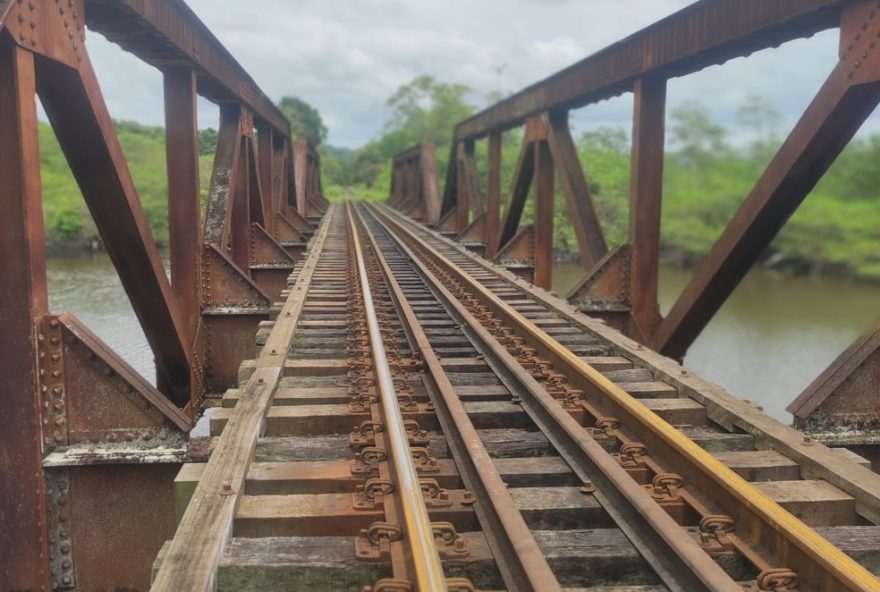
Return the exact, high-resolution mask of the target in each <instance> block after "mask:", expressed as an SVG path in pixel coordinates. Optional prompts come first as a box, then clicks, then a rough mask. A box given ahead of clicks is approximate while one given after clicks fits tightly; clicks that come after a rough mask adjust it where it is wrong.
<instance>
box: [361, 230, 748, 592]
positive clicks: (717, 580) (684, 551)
mask: <svg viewBox="0 0 880 592" xmlns="http://www.w3.org/2000/svg"><path fill="white" fill-rule="evenodd" d="M376 221H377V223H378V224H380V225H381V226H382V227H383V228H384V229H385V231H386V232H387V233H388V234H389V236H390V237H392V240H396V242H397V244H398V246H399V248H400V249H401V250H402V251H403V252H404V253H405V254H406V255H407V257H409V258H410V260H411V261H412V263H413V265H415V266H416V267H417V268H418V270H419V271H420V273H421V274H422V275H423V277H424V278H425V279H426V280H427V283H428V284H429V285H430V288H431V290H432V292H434V294H435V296H436V297H437V298H438V300H440V301H441V302H442V303H444V305H445V307H446V309H447V311H448V312H449V313H450V315H451V316H452V317H453V319H454V320H455V321H456V322H457V323H459V326H460V327H461V328H462V330H463V332H464V333H465V335H466V336H467V337H468V339H469V340H470V341H471V343H472V344H473V345H474V347H475V348H476V349H477V350H478V351H479V352H480V353H481V354H482V355H483V356H484V359H485V361H486V363H487V364H488V365H489V366H490V368H492V370H493V371H494V372H495V374H496V375H497V376H498V377H499V379H500V380H501V381H502V383H504V385H505V386H506V387H507V388H508V390H510V391H511V393H512V394H514V395H517V396H518V397H519V399H520V402H521V404H522V407H523V410H524V411H525V412H526V413H527V414H528V415H529V417H530V418H531V419H532V421H534V422H535V424H536V425H537V426H538V427H539V429H540V430H541V432H542V433H543V434H544V435H545V436H546V437H547V439H548V440H549V441H550V442H551V444H552V445H553V447H554V448H555V449H556V451H557V452H558V453H559V454H560V456H561V457H562V458H564V459H565V461H566V462H567V463H568V464H569V466H570V467H571V468H572V470H573V471H574V472H575V473H576V474H577V475H578V477H580V478H581V480H582V481H583V482H584V483H586V484H588V487H589V489H592V488H593V487H595V488H596V491H595V492H594V493H593V495H594V496H595V498H596V500H597V501H598V502H599V504H600V505H601V506H602V507H603V509H605V511H606V512H608V514H609V515H610V516H611V517H612V519H613V520H614V521H615V523H616V524H617V525H618V526H619V527H620V529H621V530H622V531H623V532H624V534H625V535H626V536H627V538H629V539H630V541H631V542H632V543H633V546H635V547H636V549H637V550H638V551H639V553H640V554H641V555H642V556H643V557H644V558H645V559H646V560H647V561H648V563H649V564H651V566H652V568H654V570H655V572H656V573H657V575H658V576H659V577H660V579H661V580H663V583H664V584H666V586H667V587H668V588H669V589H670V590H671V591H673V592H675V591H682V592H692V591H697V590H712V591H715V592H720V591H726V592H741V590H742V586H741V585H740V584H738V583H737V582H735V581H734V580H733V579H732V578H731V577H730V576H728V575H727V573H726V572H725V571H724V570H723V569H722V568H721V567H720V566H719V565H718V564H717V563H716V562H715V560H714V559H712V558H711V557H710V556H709V555H708V554H707V553H706V552H705V550H704V549H702V548H701V547H700V546H699V545H698V544H697V543H696V541H695V540H693V539H692V538H691V537H690V535H689V534H688V533H687V532H686V531H685V530H684V529H683V528H682V527H681V526H680V525H679V524H677V523H676V522H675V520H674V519H673V518H672V517H671V516H670V515H669V514H668V513H667V512H666V511H665V510H664V509H663V508H662V507H660V505H659V504H658V503H657V502H656V501H654V500H653V499H652V498H651V496H650V495H649V494H648V493H647V492H646V491H645V489H644V488H642V486H641V485H640V484H638V483H637V482H636V481H634V480H633V478H632V477H631V476H630V475H629V473H627V471H626V470H625V469H624V468H623V467H621V466H620V464H619V463H618V462H617V461H616V460H614V459H613V458H612V457H611V455H610V454H609V453H608V452H607V451H606V450H605V449H604V448H603V447H602V445H601V444H599V443H598V442H597V441H596V440H595V439H594V438H593V437H592V436H591V435H590V434H589V432H588V431H587V430H586V429H585V428H584V427H583V426H582V425H580V424H579V423H578V422H577V421H576V420H575V419H574V418H573V417H572V416H571V415H570V414H569V413H568V412H567V411H566V410H565V409H563V408H562V407H561V406H560V405H559V403H558V402H557V401H556V399H554V398H553V397H552V396H551V395H550V394H549V393H548V392H547V390H546V389H545V388H544V387H543V386H542V385H541V384H540V383H538V381H537V380H536V379H535V378H534V377H533V376H532V375H531V374H530V373H529V372H528V371H527V370H526V369H525V368H523V367H522V365H521V364H519V362H517V360H516V359H515V358H514V357H513V356H512V355H511V354H510V353H509V352H508V351H507V348H506V347H505V346H504V345H502V344H501V343H500V342H499V341H498V340H497V339H496V338H495V337H494V336H493V335H492V334H491V333H490V332H489V331H488V330H487V329H486V328H485V327H484V326H483V325H482V324H481V323H480V321H479V320H478V319H477V318H476V317H474V315H473V314H471V313H470V312H469V311H468V310H467V308H466V307H465V306H464V305H462V303H461V302H460V301H459V300H458V299H457V298H456V297H455V296H454V295H453V294H452V292H450V291H449V289H448V288H447V287H446V284H445V283H444V282H443V280H442V279H441V278H439V277H438V276H437V275H436V274H435V273H434V272H433V271H432V270H431V269H430V268H429V266H428V265H426V264H425V263H424V262H422V261H420V260H419V258H418V256H417V255H416V254H415V253H414V252H413V251H412V250H411V249H410V248H409V247H408V246H407V245H406V244H404V243H403V241H401V240H400V239H397V238H394V234H393V231H392V230H391V229H390V228H389V227H388V225H387V224H385V223H383V222H382V221H381V220H378V219H376Z"/></svg>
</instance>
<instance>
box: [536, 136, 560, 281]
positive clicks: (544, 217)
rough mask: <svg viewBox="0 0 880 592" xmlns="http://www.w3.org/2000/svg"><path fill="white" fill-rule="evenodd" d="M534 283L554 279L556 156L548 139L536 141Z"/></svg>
mask: <svg viewBox="0 0 880 592" xmlns="http://www.w3.org/2000/svg"><path fill="white" fill-rule="evenodd" d="M534 152H535V156H534V158H535V178H534V183H535V188H534V191H535V285H536V286H538V287H541V288H544V289H545V290H549V289H550V287H551V284H552V282H553V197H554V195H553V193H554V191H553V186H554V177H555V175H554V171H553V156H552V155H551V154H550V146H549V145H548V143H547V142H536V143H535V150H534Z"/></svg>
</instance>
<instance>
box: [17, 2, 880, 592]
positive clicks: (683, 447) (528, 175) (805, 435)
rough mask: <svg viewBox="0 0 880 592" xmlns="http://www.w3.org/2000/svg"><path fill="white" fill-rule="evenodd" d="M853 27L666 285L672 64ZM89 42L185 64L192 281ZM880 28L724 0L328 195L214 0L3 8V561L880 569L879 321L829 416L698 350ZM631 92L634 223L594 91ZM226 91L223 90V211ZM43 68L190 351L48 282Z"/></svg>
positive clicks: (176, 155) (786, 204) (810, 396)
mask: <svg viewBox="0 0 880 592" xmlns="http://www.w3.org/2000/svg"><path fill="white" fill-rule="evenodd" d="M834 28H836V29H839V31H840V46H839V60H838V61H837V64H836V65H835V66H834V68H833V69H832V70H831V71H830V72H829V73H828V77H827V79H826V81H825V82H824V84H823V85H822V86H821V88H820V89H819V90H818V92H817V94H816V96H815V98H814V99H813V100H812V102H811V103H810V104H809V106H808V107H807V109H806V111H805V112H804V113H803V115H802V116H801V117H800V119H799V120H798V122H797V123H796V124H795V126H794V128H793V129H792V130H791V132H790V134H789V135H788V137H787V138H786V139H785V141H784V142H783V144H782V146H781V147H780V149H779V151H778V153H777V154H776V155H775V156H774V157H773V159H772V161H771V162H770V165H769V166H768V167H767V169H766V171H764V173H763V174H762V175H761V177H760V179H759V180H758V181H757V182H756V184H755V186H754V188H753V189H752V191H751V192H750V193H749V194H748V195H745V196H743V200H742V202H741V205H740V207H739V209H738V210H737V212H736V214H735V215H734V217H733V219H732V220H731V222H730V224H729V226H728V227H727V228H726V230H725V231H724V233H723V234H722V236H721V237H720V239H719V240H718V242H717V243H716V244H715V245H714V247H713V248H712V249H711V252H710V253H709V255H708V256H707V257H706V258H705V260H704V261H703V262H702V263H701V264H700V265H699V266H698V267H697V269H696V271H695V272H694V275H693V278H692V279H691V281H690V283H689V284H688V285H687V287H686V288H685V289H684V291H683V292H682V294H681V296H680V297H679V299H678V300H677V301H676V303H675V304H674V305H673V307H672V308H671V310H670V311H669V312H668V314H666V315H665V316H664V315H661V314H660V312H659V309H658V304H657V284H658V281H657V278H658V251H659V241H660V214H661V203H662V187H663V184H662V181H663V159H664V125H665V112H666V108H665V97H666V85H667V81H668V80H670V79H672V78H676V77H682V76H687V75H689V74H692V73H694V72H696V71H699V70H701V69H703V68H706V67H708V66H712V65H715V64H720V63H723V62H725V61H727V60H730V59H734V58H738V57H743V56H747V55H749V54H751V53H752V52H755V51H759V50H761V49H765V48H768V47H775V46H778V45H780V44H782V43H785V42H787V41H790V40H793V39H797V38H801V37H806V36H810V35H813V34H815V33H816V32H819V31H822V30H826V29H834ZM87 30H88V32H87ZM92 35H103V36H105V37H106V38H108V39H109V40H111V41H112V42H114V43H116V44H118V45H119V46H120V47H121V48H122V50H125V51H128V52H130V53H132V54H134V55H135V56H137V57H138V58H140V59H142V60H143V61H145V62H146V63H148V64H151V65H152V66H155V67H156V68H157V69H159V70H160V71H161V73H162V76H163V80H164V96H163V97H156V100H160V99H162V100H164V106H165V114H166V121H165V130H166V131H165V133H166V151H167V176H168V222H169V228H170V274H169V273H166V269H165V266H164V263H163V260H162V257H161V255H160V252H159V250H158V248H157V247H156V244H155V241H154V240H153V237H152V236H151V234H150V231H149V227H148V224H147V221H146V217H145V214H144V210H143V207H142V205H141V202H140V200H139V198H138V194H137V191H136V189H135V186H134V183H133V182H132V178H131V174H130V172H129V169H128V166H127V164H126V160H125V157H124V155H123V152H122V150H121V148H120V144H119V141H118V138H117V136H116V133H115V130H114V125H113V122H112V121H111V119H110V115H109V112H108V109H107V105H106V103H105V101H104V99H103V96H102V93H101V89H100V87H99V85H98V82H97V79H96V77H95V73H94V71H93V68H92V65H91V62H90V59H89V53H88V45H89V44H88V38H89V37H91V36H92ZM878 39H880V2H877V1H876V0H778V1H774V2H768V1H766V0H700V1H697V2H695V3H693V4H692V5H690V6H688V7H686V8H684V9H683V10H681V11H679V12H677V13H675V14H673V15H671V16H669V17H667V18H665V19H663V20H662V21H659V22H657V23H656V24H654V25H652V26H650V27H648V28H646V29H644V30H642V31H639V32H638V33H636V34H634V35H632V36H630V37H628V38H626V39H623V40H621V41H620V42H618V43H616V44H614V45H612V46H610V47H608V48H607V49H605V50H603V51H600V52H598V53H596V54H594V55H592V56H589V57H586V58H584V59H583V60H582V61H580V62H577V63H576V64H574V65H572V66H571V67H569V68H567V69H565V70H562V71H560V72H558V73H555V74H553V75H551V76H550V77H549V78H546V79H544V80H541V81H540V82H537V83H535V84H534V85H532V86H530V87H528V88H526V89H524V90H522V91H521V92H518V93H516V94H514V95H512V96H510V97H508V98H506V99H504V100H503V101H501V102H499V103H498V104H496V105H494V106H491V107H489V108H488V109H486V110H484V111H482V112H480V113H478V114H476V115H475V116H473V117H471V118H469V119H467V120H465V121H462V122H460V123H459V124H458V125H457V126H456V127H455V130H454V134H453V142H452V148H451V152H450V154H449V158H448V168H447V170H446V171H445V176H443V178H444V182H443V184H442V190H441V186H440V185H441V184H440V181H439V178H440V177H441V176H442V175H441V174H440V173H441V171H438V170H437V159H436V154H435V148H434V147H433V146H431V145H430V144H426V143H425V144H420V145H418V146H414V147H412V148H411V149H409V150H407V151H405V152H403V153H401V154H399V155H398V156H397V157H396V158H395V159H394V162H393V163H392V165H391V166H392V167H393V182H392V185H391V187H390V188H389V197H388V199H387V201H386V202H385V203H381V204H377V203H365V202H359V201H357V200H353V201H350V202H346V203H329V202H328V201H327V200H326V199H325V198H324V197H323V195H322V188H321V179H320V159H319V155H318V153H317V152H316V151H315V149H314V148H313V147H310V146H309V145H308V144H307V143H305V142H304V141H302V140H297V139H295V138H293V137H292V136H291V133H290V127H289V125H288V122H287V121H286V119H285V118H284V117H283V115H282V114H281V113H280V112H279V111H278V110H277V109H276V107H275V106H274V105H273V103H272V102H271V101H270V100H269V99H268V98H267V97H266V95H265V94H263V92H262V91H261V90H260V89H259V87H258V86H257V84H256V83H255V81H254V80H253V79H251V78H250V77H249V76H248V74H247V73H246V72H245V71H244V70H243V69H242V68H241V66H240V65H239V64H238V63H237V62H236V61H235V59H234V58H233V56H231V55H230V53H229V52H228V51H227V50H226V49H224V47H223V46H222V45H221V44H220V43H219V42H218V40H217V39H216V38H215V37H214V36H213V35H212V34H211V32H210V30H208V28H207V27H206V26H205V25H204V24H203V23H201V22H200V21H199V20H198V18H197V17H196V16H195V15H194V14H193V12H192V11H191V10H190V9H189V8H188V7H187V6H186V5H185V4H184V2H183V1H182V0H0V207H2V211H3V215H2V216H0V270H2V273H3V281H2V282H0V369H2V377H3V378H2V383H0V384H2V388H0V590H2V591H10V592H11V591H23V590H62V591H63V590H84V591H103V590H155V591H163V592H164V591H169V592H170V591H179V590H185V591H190V590H261V591H266V590H315V591H323V590H327V591H331V590H372V591H374V592H379V591H383V592H388V591H395V592H404V591H421V592H425V591H429V590H456V591H465V590H511V591H514V590H516V591H520V590H522V591H529V590H531V591H541V592H543V591H549V590H562V589H566V590H593V591H595V592H599V591H602V592H612V591H613V592H658V591H667V590H668V591H696V590H713V591H720V590H725V591H742V590H755V591H758V590H763V591H775V592H790V591H794V590H801V591H823V592H838V591H844V590H859V591H867V590H880V582H878V579H877V577H876V574H878V573H880V475H878V474H877V472H876V470H877V468H878V463H880V454H878V448H877V446H878V443H880V440H878V437H877V434H878V432H877V431H876V430H877V423H878V421H877V419H878V415H880V396H878V388H880V360H878V353H877V348H878V344H880V333H871V332H868V333H867V334H866V335H865V336H864V337H863V338H861V339H859V340H858V341H857V342H856V343H854V344H853V345H852V346H851V347H850V348H848V349H847V350H846V351H844V352H843V353H842V354H841V355H840V357H839V358H838V359H837V360H836V361H835V362H834V363H833V364H832V365H831V366H830V367H829V368H827V369H821V368H817V369H816V379H815V381H814V382H813V383H812V384H811V385H810V386H809V387H808V388H807V389H806V390H805V391H804V392H803V393H801V394H799V395H798V394H797V393H792V397H791V398H792V403H791V406H790V410H791V411H792V413H793V414H794V416H795V426H794V427H792V426H787V425H783V424H781V423H780V422H778V421H776V420H774V419H772V418H771V417H768V416H767V415H765V414H764V413H763V412H762V410H761V409H760V408H758V407H756V406H755V405H754V404H752V403H749V402H748V401H746V400H744V399H741V398H739V397H738V396H737V394H731V393H728V392H726V391H725V390H724V389H722V388H721V387H719V386H717V385H715V384H712V383H710V382H707V381H706V380H704V379H702V378H700V377H699V376H696V375H695V374H693V373H692V372H690V371H689V370H688V369H687V368H685V367H683V366H682V365H681V364H680V363H679V361H680V360H681V359H682V358H683V356H684V354H685V352H686V350H687V349H688V347H689V346H690V345H691V344H692V343H693V341H694V339H695V338H696V337H697V335H699V333H700V332H701V330H702V329H703V328H704V327H705V326H706V325H707V323H708V322H709V321H710V320H711V318H712V316H713V315H714V314H715V313H716V312H717V311H718V309H719V308H720V307H721V305H722V304H723V303H724V301H725V299H726V298H727V297H728V296H729V295H730V294H731V292H732V291H733V290H734V289H735V287H736V286H737V284H738V283H739V281H740V280H741V279H742V278H743V277H744V275H745V274H746V273H747V271H748V270H749V268H750V267H751V266H752V265H754V263H755V262H756V260H757V259H758V258H759V256H760V254H761V252H762V251H763V250H764V249H765V247H766V246H767V245H768V244H769V242H770V241H771V240H772V239H773V237H774V236H775V235H776V234H777V233H778V232H779V230H780V228H782V226H783V225H784V224H785V222H786V220H787V219H788V218H789V216H790V215H791V214H792V213H793V212H794V211H795V210H796V209H797V207H798V206H799V205H800V203H801V202H802V201H803V200H804V198H805V197H806V196H807V194H808V193H809V192H810V190H811V189H812V187H813V186H814V185H815V184H816V182H817V181H818V180H819V179H820V178H821V177H822V175H823V173H824V172H825V171H826V170H827V168H828V167H829V166H830V165H831V163H832V162H833V161H834V159H835V157H837V155H838V154H839V153H840V151H841V150H842V149H843V148H844V147H845V146H846V144H847V142H848V141H849V140H850V139H851V138H852V137H853V135H854V134H855V133H856V132H857V130H858V128H859V126H860V124H861V123H862V122H863V121H864V120H865V119H866V118H867V117H868V116H869V115H870V114H871V112H872V111H873V110H874V108H875V107H876V106H877V103H878V101H880V52H878V50H877V48H876V47H875V46H876V44H877V43H878ZM536 74H538V76H539V75H540V74H542V73H536ZM538 76H536V77H538ZM624 93H632V95H633V105H634V110H633V118H632V159H631V183H630V188H631V195H630V208H629V234H628V238H627V240H626V242H625V243H624V244H620V245H609V244H608V241H607V240H606V237H605V236H604V235H603V232H602V225H601V222H600V220H599V216H598V214H597V211H596V209H595V208H594V206H593V203H592V198H591V193H590V184H589V182H588V178H589V166H587V170H585V169H584V168H583V167H582V165H581V162H580V160H579V158H578V156H577V154H576V152H575V148H574V142H573V140H572V135H571V132H570V128H569V125H568V113H569V111H570V110H572V109H575V108H579V107H583V106H586V105H589V104H592V103H595V102H597V101H601V100H604V99H607V98H610V97H613V96H617V95H621V94H624ZM197 96H202V97H204V98H206V99H208V100H209V101H211V102H213V103H216V104H217V105H218V106H219V113H220V123H219V139H218V144H217V150H216V155H215V158H214V163H213V170H212V174H211V179H210V186H209V188H208V191H207V198H206V200H205V203H201V202H200V194H201V187H200V176H199V149H198V148H199V142H198V124H199V121H198V109H197ZM35 97H38V98H39V101H40V103H41V104H42V106H43V109H44V111H45V114H46V116H47V118H48V120H49V122H50V124H51V127H52V129H53V131H54V133H55V135H56V137H57V139H58V142H59V144H60V146H61V148H62V150H63V152H64V155H65V157H66V159H67V162H68V163H69V165H70V169H71V171H72V173H73V175H74V177H75V179H76V182H77V184H78V186H79V188H80V190H81V193H82V195H83V197H84V199H85V202H86V204H87V206H88V208H89V210H90V212H91V214H92V217H93V219H94V221H95V224H96V226H97V228H98V230H99V232H100V234H101V237H102V240H103V243H104V245H105V246H106V249H107V252H108V253H109V255H110V257H111V259H112V261H113V264H114V266H115V268H116V271H117V272H118V275H119V278H120V280H121V282H122V285H123V287H124V288H125V291H126V293H127V295H128V298H129V299H130V301H131V304H132V307H133V309H134V311H135V313H136V315H137V318H138V320H139V322H140V324H141V326H142V328H143V330H144V334H145V335H146V337H147V340H148V342H149V346H150V348H151V350H152V352H153V354H154V356H155V360H156V376H155V377H145V376H141V375H140V374H138V373H137V372H136V371H135V370H134V369H132V368H131V366H130V365H129V364H127V363H126V362H125V361H124V360H123V359H122V357H120V355H119V354H118V353H117V352H115V351H113V349H112V348H110V347H109V346H107V345H106V344H105V343H103V342H102V341H101V339H99V338H98V337H97V336H96V335H95V334H94V333H93V332H92V331H90V330H89V328H88V327H87V326H86V325H85V324H84V323H82V322H81V321H80V320H78V319H77V318H76V317H75V316H74V315H72V314H69V313H62V314H52V313H50V311H49V307H48V290H47V280H46V258H45V234H44V219H43V208H42V190H41V178H40V166H39V163H40V152H39V136H38V127H37V125H38V121H37V120H38V111H37V103H36V101H35ZM505 134H510V137H516V138H521V142H522V145H521V149H520V153H519V158H518V161H517V165H516V170H515V173H514V176H513V180H512V182H511V183H510V184H509V186H502V175H501V146H502V142H503V140H504V135H505ZM481 143H485V152H484V148H481V147H480V146H479V145H480V144H481ZM478 148H479V150H478ZM482 154H486V155H487V161H486V162H484V163H480V162H478V161H477V158H478V155H482ZM557 188H558V190H559V193H560V194H561V195H562V196H563V197H564V200H562V201H561V202H560V203H564V206H565V207H566V208H567V213H568V216H569V218H570V220H571V222H572V224H573V226H574V228H575V231H576V235H577V242H578V246H579V250H580V255H581V260H582V262H583V268H584V269H583V271H584V278H583V280H582V281H581V282H580V283H579V285H578V286H577V287H576V288H575V289H574V290H573V291H572V292H571V293H570V294H567V295H557V294H555V293H552V292H551V291H549V289H550V282H551V270H552V246H553V218H554V196H555V195H556V194H557ZM355 197H356V196H355ZM528 200H532V201H533V205H534V216H533V217H532V219H527V218H526V217H525V216H524V214H523V213H524V211H525V206H526V203H527V202H528ZM82 289H83V290H88V286H82ZM779 363H780V364H784V363H785V360H780V362H779ZM742 395H747V393H742Z"/></svg>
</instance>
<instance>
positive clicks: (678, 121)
mask: <svg viewBox="0 0 880 592" xmlns="http://www.w3.org/2000/svg"><path fill="white" fill-rule="evenodd" d="M670 116H671V119H672V121H673V127H672V140H673V142H674V143H675V147H676V148H677V149H678V156H679V157H680V158H681V162H682V164H683V165H685V166H689V167H694V168H697V169H699V168H700V167H701V166H702V165H704V164H705V163H706V161H708V160H711V159H712V158H714V157H718V156H721V155H722V153H723V152H725V151H726V150H727V145H726V144H725V141H724V140H725V138H724V136H725V133H726V130H725V129H724V127H723V126H721V125H718V124H717V123H715V122H713V121H712V117H711V116H710V115H709V110H708V109H707V108H706V107H705V106H704V105H703V104H701V103H700V102H698V101H688V102H686V103H684V104H682V105H680V106H678V107H676V108H675V109H672V111H671V113H670Z"/></svg>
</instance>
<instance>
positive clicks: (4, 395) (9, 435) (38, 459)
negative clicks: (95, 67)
mask: <svg viewBox="0 0 880 592" xmlns="http://www.w3.org/2000/svg"><path fill="white" fill-rule="evenodd" d="M34 77H35V75H34V56H33V54H32V53H30V52H28V51H25V50H23V49H20V48H18V47H16V46H14V45H13V44H12V43H10V42H8V40H7V39H4V38H2V37H0V179H2V182H0V208H2V211H3V216H0V269H2V270H3V274H4V280H3V281H2V282H0V303H2V306H0V332H2V335H3V338H2V339H0V372H2V373H3V389H2V391H0V426H2V428H0V450H2V453H0V475H3V477H2V478H0V549H2V550H3V551H2V552H0V581H2V582H3V588H4V589H9V590H31V589H44V588H45V589H48V588H49V571H48V570H49V559H48V557H47V555H48V543H47V527H46V494H45V491H44V484H43V469H42V464H41V463H42V460H43V454H42V450H43V447H42V444H43V442H42V435H41V430H40V412H39V406H38V405H39V403H38V396H37V393H38V391H39V385H38V370H37V355H38V351H37V349H38V347H37V336H36V333H35V329H34V325H35V320H36V319H37V318H39V317H40V316H41V315H43V314H46V313H47V312H48V292H47V288H46V257H45V236H44V230H43V209H42V189H41V186H40V148H39V144H38V134H37V109H36V85H35V80H34ZM47 437H49V435H48V434H47Z"/></svg>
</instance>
